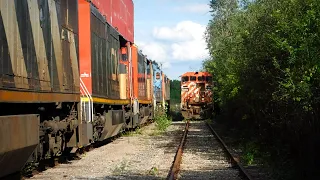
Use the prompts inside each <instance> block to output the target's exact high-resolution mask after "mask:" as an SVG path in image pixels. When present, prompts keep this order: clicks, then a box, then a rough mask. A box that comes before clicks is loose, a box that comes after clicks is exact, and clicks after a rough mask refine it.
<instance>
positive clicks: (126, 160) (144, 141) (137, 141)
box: [30, 122, 184, 180]
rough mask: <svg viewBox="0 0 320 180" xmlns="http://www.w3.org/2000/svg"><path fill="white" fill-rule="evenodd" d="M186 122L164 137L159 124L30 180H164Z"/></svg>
mask: <svg viewBox="0 0 320 180" xmlns="http://www.w3.org/2000/svg"><path fill="white" fill-rule="evenodd" d="M183 128H184V122H173V123H172V125H171V126H169V127H168V129H167V131H166V132H164V133H163V134H158V133H157V131H155V129H156V127H155V124H154V123H153V124H150V125H149V126H146V127H143V128H141V129H140V130H139V131H138V132H136V133H135V134H130V135H127V136H122V137H120V138H118V139H116V140H115V141H113V142H111V143H109V144H107V145H105V146H102V147H99V148H96V149H94V150H92V151H90V152H88V153H86V154H84V155H83V156H82V157H81V159H80V160H75V161H72V162H70V163H69V164H59V165H58V166H56V167H54V168H51V169H48V170H46V171H44V172H41V173H40V174H37V175H35V176H34V177H32V178H30V179H37V180H40V179H41V180H42V179H43V180H44V179H51V180H60V179H70V180H71V179H72V180H80V179H164V178H166V176H167V174H168V171H169V169H170V166H171V164H172V159H173V157H174V155H175V150H176V147H177V146H178V144H179V141H180V137H181V136H182V134H183Z"/></svg>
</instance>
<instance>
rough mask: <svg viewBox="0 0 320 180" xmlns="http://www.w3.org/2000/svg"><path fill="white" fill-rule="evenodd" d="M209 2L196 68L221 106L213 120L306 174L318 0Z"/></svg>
mask: <svg viewBox="0 0 320 180" xmlns="http://www.w3.org/2000/svg"><path fill="white" fill-rule="evenodd" d="M210 7H211V9H212V11H211V13H212V20H211V21H210V22H209V24H208V26H207V31H206V41H207V44H208V49H209V52H210V56H211V58H209V59H207V60H205V61H204V62H203V66H204V68H205V69H206V70H208V71H210V72H211V73H212V74H213V75H214V81H215V82H216V84H215V85H216V87H215V89H214V90H215V93H214V94H215V96H216V97H215V100H216V101H217V102H218V104H219V106H220V107H221V110H222V112H223V114H221V116H220V117H218V118H224V121H225V122H229V123H230V124H232V125H234V126H236V127H238V128H239V129H242V132H243V136H245V137H246V138H247V140H248V141H249V140H250V141H258V142H260V143H261V146H265V147H268V148H265V147H264V148H263V149H264V151H267V152H268V153H270V154H271V157H270V160H271V159H273V160H279V159H280V158H279V157H282V158H283V159H284V160H283V162H289V164H286V165H287V167H288V165H290V167H294V168H296V169H298V170H299V171H295V173H299V175H301V176H303V177H304V178H310V177H312V178H314V177H315V176H314V175H316V171H317V170H316V168H315V167H316V166H317V165H318V164H317V162H318V160H319V158H320V156H319V155H318V153H317V151H319V150H320V148H319V147H320V146H319V145H320V142H319V139H320V124H319V112H320V111H319V102H320V91H319V84H320V70H319V66H320V61H319V57H320V51H319V48H320V38H319V36H320V33H319V30H320V28H319V26H320V1H317V0H254V1H237V0H211V2H210ZM249 137H250V138H249ZM266 145H267V146H266ZM286 160H289V161H286ZM315 160H316V161H315ZM300 165H301V166H300ZM294 168H293V169H294ZM301 176H295V177H297V178H299V177H301Z"/></svg>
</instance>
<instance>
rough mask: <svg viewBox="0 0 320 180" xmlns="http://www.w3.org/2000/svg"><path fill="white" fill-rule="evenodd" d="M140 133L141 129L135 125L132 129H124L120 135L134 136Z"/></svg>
mask: <svg viewBox="0 0 320 180" xmlns="http://www.w3.org/2000/svg"><path fill="white" fill-rule="evenodd" d="M140 134H142V130H141V129H140V128H139V127H137V128H136V129H135V130H134V131H126V132H123V133H122V136H124V137H128V136H135V135H140Z"/></svg>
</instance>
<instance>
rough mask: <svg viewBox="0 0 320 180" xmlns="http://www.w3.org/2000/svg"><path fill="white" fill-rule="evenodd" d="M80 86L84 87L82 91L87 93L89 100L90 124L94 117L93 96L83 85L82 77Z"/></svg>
mask: <svg viewBox="0 0 320 180" xmlns="http://www.w3.org/2000/svg"><path fill="white" fill-rule="evenodd" d="M80 86H81V87H82V89H83V90H84V91H85V96H87V98H88V104H89V122H92V117H93V99H92V96H91V95H90V93H89V91H88V89H87V87H86V86H85V84H84V83H83V81H82V79H81V77H80ZM80 101H81V107H82V103H83V100H82V99H81V100H80Z"/></svg>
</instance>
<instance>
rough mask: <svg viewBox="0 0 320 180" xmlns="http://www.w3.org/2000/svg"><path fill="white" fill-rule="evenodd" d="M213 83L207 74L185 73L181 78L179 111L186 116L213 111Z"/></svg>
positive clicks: (210, 76)
mask: <svg viewBox="0 0 320 180" xmlns="http://www.w3.org/2000/svg"><path fill="white" fill-rule="evenodd" d="M212 88H213V81H212V75H211V74H210V73H208V72H186V73H184V74H183V75H182V76H181V103H180V106H181V110H182V111H186V112H187V113H188V115H187V116H190V115H191V116H193V115H198V116H199V115H200V113H201V112H203V113H205V112H210V111H213V102H212V100H213V91H212Z"/></svg>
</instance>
